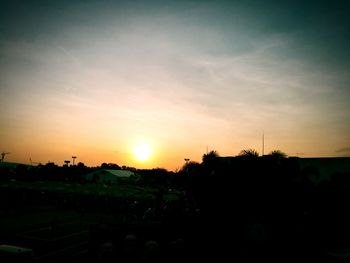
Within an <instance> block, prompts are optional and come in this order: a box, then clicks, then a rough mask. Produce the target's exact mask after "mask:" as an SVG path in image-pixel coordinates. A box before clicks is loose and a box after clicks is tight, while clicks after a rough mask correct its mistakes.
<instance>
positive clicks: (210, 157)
mask: <svg viewBox="0 0 350 263" xmlns="http://www.w3.org/2000/svg"><path fill="white" fill-rule="evenodd" d="M217 157H219V153H218V152H217V151H210V152H208V153H205V154H203V157H202V163H203V164H204V165H207V166H211V165H212V164H213V162H214V161H215V159H216V158H217Z"/></svg>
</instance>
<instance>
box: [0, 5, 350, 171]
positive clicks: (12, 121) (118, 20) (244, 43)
mask: <svg viewBox="0 0 350 263" xmlns="http://www.w3.org/2000/svg"><path fill="white" fill-rule="evenodd" d="M349 7H350V2H349V1H341V0H339V1H298V0H294V1H272V0H270V1H269V0H266V1H257V0H255V1H254V0H247V1H181V0H180V1H167V0H164V1H104V0H100V1H97V0H96V1H88V0H86V1H16V0H14V1H0V152H3V151H4V152H11V153H10V154H9V155H7V156H6V161H12V162H22V163H29V160H30V159H31V160H32V161H33V162H40V163H46V162H48V161H51V162H55V163H56V164H59V165H61V164H63V161H64V160H67V159H68V160H71V156H73V155H75V156H77V157H78V158H77V159H76V162H79V161H81V162H83V163H85V164H86V165H89V166H95V165H100V164H101V163H102V162H111V163H117V164H119V165H127V166H134V167H138V168H153V167H154V168H155V167H163V168H166V169H169V170H176V169H178V168H180V167H181V166H182V165H183V164H184V158H189V159H191V160H193V161H198V162H200V161H201V158H202V155H203V154H204V153H205V152H206V151H207V149H208V150H216V151H217V152H218V153H219V154H220V155H221V156H234V155H237V154H238V153H239V152H240V151H241V150H242V149H248V148H253V149H256V150H257V151H258V152H259V153H260V154H261V153H262V134H263V133H264V135H265V153H267V152H269V151H272V150H275V149H280V150H282V151H284V152H285V153H287V154H288V155H290V156H300V157H324V156H350V104H349V101H350V87H349V83H350V74H349V69H350V52H349V46H350V34H349V33H350V32H349V30H350V19H349V18H348V17H347V16H348V13H349V11H350V8H349ZM138 145H148V146H149V148H150V150H151V154H150V159H149V160H147V161H138V160H137V159H136V158H135V155H134V153H133V149H134V148H135V147H137V146H138Z"/></svg>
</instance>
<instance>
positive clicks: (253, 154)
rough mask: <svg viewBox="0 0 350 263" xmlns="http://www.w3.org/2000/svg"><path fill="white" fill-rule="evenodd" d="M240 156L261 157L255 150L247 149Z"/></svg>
mask: <svg viewBox="0 0 350 263" xmlns="http://www.w3.org/2000/svg"><path fill="white" fill-rule="evenodd" d="M238 156H242V157H254V158H256V157H259V153H258V152H257V151H256V150H254V149H246V150H242V151H241V152H240V153H239V154H238Z"/></svg>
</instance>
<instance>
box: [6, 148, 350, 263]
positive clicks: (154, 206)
mask: <svg viewBox="0 0 350 263" xmlns="http://www.w3.org/2000/svg"><path fill="white" fill-rule="evenodd" d="M346 160H347V159H345V161H346ZM323 161H324V160H323ZM331 161H332V160H331ZM333 161H334V160H333ZM340 161H342V160H340ZM343 161H344V160H343ZM302 163H303V160H302V159H300V158H297V157H288V156H287V155H286V154H285V153H283V152H282V151H280V150H274V151H272V152H270V153H269V154H267V155H264V156H259V154H258V153H257V151H255V150H253V149H246V150H242V151H241V152H240V153H239V154H238V155H237V156H232V157H222V156H220V155H219V153H218V152H217V151H210V152H208V153H205V154H203V156H202V162H201V163H199V162H195V161H190V160H188V161H186V163H185V164H184V165H183V167H182V168H181V169H180V170H179V171H178V172H169V171H167V170H166V169H163V168H155V169H136V168H133V167H126V166H119V165H117V164H113V163H102V164H101V165H100V166H98V167H87V166H86V165H85V164H84V163H82V162H79V163H78V164H77V165H69V163H67V165H63V166H58V165H56V164H55V163H52V162H49V163H47V164H45V165H38V166H28V165H16V166H6V165H4V163H3V164H2V165H1V166H0V190H1V191H0V198H1V200H8V202H6V203H2V204H1V207H0V211H1V212H2V213H3V214H4V215H6V216H7V217H9V218H11V216H12V215H13V214H15V215H16V216H18V215H21V214H23V215H24V214H26V213H28V211H32V210H31V209H32V207H33V206H37V205H41V206H42V205H44V204H45V205H46V206H47V205H50V206H52V207H55V209H57V211H59V213H63V214H64V213H67V211H68V210H69V211H76V212H77V213H78V214H79V216H78V222H79V225H80V226H84V222H89V225H88V226H89V227H88V228H87V230H86V231H88V232H89V237H88V239H87V242H88V246H87V247H86V248H85V251H88V252H86V253H85V256H86V258H88V259H91V260H96V261H105V260H107V259H106V258H107V257H112V259H113V260H114V261H117V260H120V261H121V262H126V261H128V260H129V259H130V257H132V258H133V260H135V261H138V262H144V261H152V260H159V261H160V260H163V261H164V260H168V261H170V260H171V259H169V258H168V257H169V255H174V254H176V257H174V259H175V258H176V259H177V260H184V259H188V260H204V259H209V260H224V259H227V258H228V259H232V260H235V259H236V260H240V261H242V260H243V261H248V260H261V259H264V260H270V261H271V260H272V261H275V260H276V261H280V260H281V259H282V260H283V261H285V260H291V261H296V260H300V259H310V260H321V259H322V260H326V261H328V259H329V261H332V260H333V259H334V258H336V259H337V257H341V256H344V255H343V254H341V255H339V254H337V253H338V252H337V253H335V252H332V251H335V249H338V250H337V251H339V248H342V247H344V246H347V244H348V236H349V235H350V227H349V224H348V222H349V221H350V215H349V214H348V213H347V212H346V209H344V207H346V206H347V200H349V198H350V190H349V189H350V179H349V178H350V173H349V171H350V170H339V171H337V172H333V173H329V174H328V175H327V176H324V175H323V171H322V170H321V168H320V167H317V166H312V165H306V166H303V165H302ZM100 170H101V171H104V170H130V171H133V172H134V173H135V174H137V175H138V176H139V179H138V180H129V181H128V180H126V181H116V183H115V184H113V183H110V184H106V183H103V182H102V183H101V182H100V181H99V180H95V181H96V183H92V182H89V181H87V180H86V179H85V178H86V177H85V175H86V174H88V173H91V172H94V171H100ZM347 171H348V172H347ZM96 176H98V175H96ZM99 182H100V183H99ZM33 211H34V210H33ZM29 213H30V212H29ZM32 213H34V212H32ZM96 214H99V217H98V218H99V219H98V220H95V221H94V220H92V219H88V218H94V217H93V216H92V215H94V216H96ZM106 216H110V217H111V219H109V220H110V221H108V223H106V222H104V221H103V220H102V219H101V218H104V217H106ZM89 220H90V221H89ZM91 220H92V221H91ZM59 221H60V220H59V219H57V216H56V217H52V218H51V220H48V221H47V224H48V226H49V227H50V226H52V225H53V223H52V222H55V224H54V225H55V229H56V231H55V233H52V231H51V236H50V238H55V235H58V234H59V233H60V232H61V231H60V230H59V229H60V227H62V224H61V223H59ZM8 222H9V221H8ZM51 228H52V227H51ZM6 233H7V232H6V231H5V230H4V228H3V227H0V234H3V235H2V236H4V237H5V238H3V239H4V241H6V240H16V238H15V235H14V236H11V235H10V234H6ZM73 236H74V235H73ZM6 237H7V238H6ZM131 237H132V238H131ZM19 241H20V240H19ZM27 245H29V246H30V245H31V243H30V242H29V243H27ZM46 247H47V246H46ZM38 251H45V250H44V249H43V248H42V250H40V249H39V250H35V253H37V256H38V257H39V256H42V255H41V254H40V253H44V252H38ZM130 251H132V253H129V252H130ZM67 253H68V252H67ZM48 254H49V253H48ZM286 255H288V259H286ZM67 257H68V255H67ZM336 259H335V260H336Z"/></svg>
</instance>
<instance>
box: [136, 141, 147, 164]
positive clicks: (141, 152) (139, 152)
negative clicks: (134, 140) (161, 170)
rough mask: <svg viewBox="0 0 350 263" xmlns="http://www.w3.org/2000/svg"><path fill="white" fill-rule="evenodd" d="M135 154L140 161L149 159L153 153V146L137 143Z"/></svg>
mask: <svg viewBox="0 0 350 263" xmlns="http://www.w3.org/2000/svg"><path fill="white" fill-rule="evenodd" d="M133 150H134V155H135V158H136V160H138V161H142V162H144V161H147V160H148V159H149V158H150V155H151V148H150V146H149V145H148V144H146V143H141V144H137V145H135V146H134V149H133Z"/></svg>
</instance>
